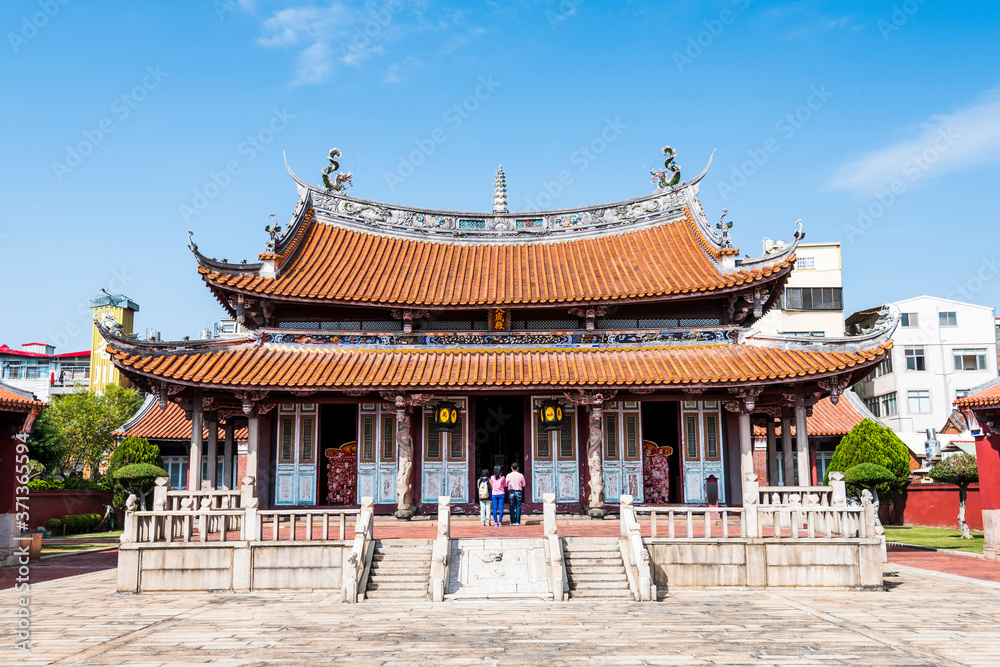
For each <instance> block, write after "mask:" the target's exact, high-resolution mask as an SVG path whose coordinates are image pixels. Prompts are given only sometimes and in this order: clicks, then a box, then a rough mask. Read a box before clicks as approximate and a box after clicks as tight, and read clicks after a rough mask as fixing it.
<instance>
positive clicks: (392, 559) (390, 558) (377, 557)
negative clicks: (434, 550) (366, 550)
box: [372, 553, 431, 565]
mask: <svg viewBox="0 0 1000 667" xmlns="http://www.w3.org/2000/svg"><path fill="white" fill-rule="evenodd" d="M372 562H373V563H399V564H400V565H405V564H412V565H421V564H423V563H430V562H431V555H430V554H427V555H426V556H424V557H423V558H415V557H412V556H403V557H399V556H397V555H395V554H391V555H386V554H379V553H376V554H374V555H373V556H372Z"/></svg>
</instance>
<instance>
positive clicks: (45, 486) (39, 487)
mask: <svg viewBox="0 0 1000 667" xmlns="http://www.w3.org/2000/svg"><path fill="white" fill-rule="evenodd" d="M28 488H29V489H31V490H32V491H62V490H63V488H64V487H63V483H62V480H60V479H33V480H31V481H30V482H28Z"/></svg>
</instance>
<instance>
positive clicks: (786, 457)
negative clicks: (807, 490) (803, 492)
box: [781, 411, 795, 486]
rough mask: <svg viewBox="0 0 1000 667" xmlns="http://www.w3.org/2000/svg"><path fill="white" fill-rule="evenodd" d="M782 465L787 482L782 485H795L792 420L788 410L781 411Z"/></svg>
mask: <svg viewBox="0 0 1000 667" xmlns="http://www.w3.org/2000/svg"><path fill="white" fill-rule="evenodd" d="M781 467H782V472H783V473H784V477H785V483H784V484H782V486H794V485H795V481H794V475H793V474H792V470H794V468H793V467H792V420H791V419H789V417H788V413H787V411H783V412H782V413H781Z"/></svg>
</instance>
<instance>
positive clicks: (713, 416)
mask: <svg viewBox="0 0 1000 667" xmlns="http://www.w3.org/2000/svg"><path fill="white" fill-rule="evenodd" d="M681 460H682V461H683V464H682V467H683V471H684V502H686V503H697V504H703V503H707V502H708V478H709V477H711V476H714V477H715V479H716V481H717V483H718V489H719V502H720V503H722V502H725V484H724V483H723V470H722V416H721V414H720V413H719V403H718V401H684V402H683V403H682V404H681Z"/></svg>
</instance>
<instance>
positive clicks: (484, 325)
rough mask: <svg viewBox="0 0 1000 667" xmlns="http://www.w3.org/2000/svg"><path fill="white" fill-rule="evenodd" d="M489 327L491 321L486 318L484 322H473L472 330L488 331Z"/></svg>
mask: <svg viewBox="0 0 1000 667" xmlns="http://www.w3.org/2000/svg"><path fill="white" fill-rule="evenodd" d="M489 328H490V324H489V322H486V321H485V320H484V321H482V322H473V323H472V330H473V331H486V330H487V329H489Z"/></svg>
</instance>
